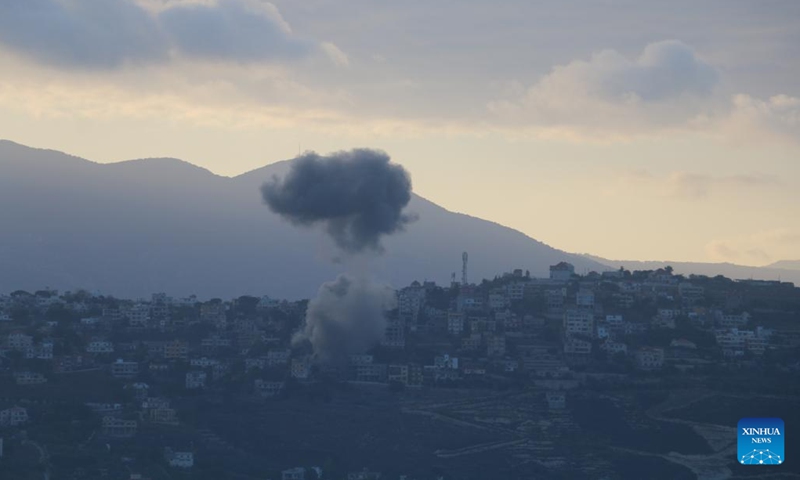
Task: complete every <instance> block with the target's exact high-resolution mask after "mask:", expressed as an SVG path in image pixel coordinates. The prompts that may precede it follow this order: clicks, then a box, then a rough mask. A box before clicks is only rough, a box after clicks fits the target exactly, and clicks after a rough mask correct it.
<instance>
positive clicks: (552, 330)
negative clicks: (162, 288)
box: [0, 262, 793, 480]
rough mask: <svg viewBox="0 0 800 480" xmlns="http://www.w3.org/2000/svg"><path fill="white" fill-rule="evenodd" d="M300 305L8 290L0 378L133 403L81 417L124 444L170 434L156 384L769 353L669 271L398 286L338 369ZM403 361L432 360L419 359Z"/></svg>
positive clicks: (24, 418)
mask: <svg viewBox="0 0 800 480" xmlns="http://www.w3.org/2000/svg"><path fill="white" fill-rule="evenodd" d="M792 288H793V287H792ZM302 305H303V304H302V303H301V302H288V301H278V300H274V299H271V298H269V297H262V298H253V297H240V298H238V299H235V300H231V301H220V300H212V301H200V300H198V299H197V298H196V297H187V298H181V299H175V298H171V297H168V296H167V295H165V294H154V295H153V296H152V298H150V299H147V300H119V299H114V298H110V297H103V296H100V295H95V294H88V293H86V292H81V293H80V294H64V295H59V294H58V292H55V291H50V290H45V291H41V292H36V293H33V294H31V293H26V292H15V293H13V294H11V295H3V296H0V372H2V374H4V375H3V376H4V377H5V378H7V379H8V380H9V381H12V382H13V384H15V385H16V386H17V387H18V388H21V389H24V388H37V386H40V385H42V384H46V383H47V382H48V381H50V380H51V379H52V378H53V376H54V375H62V374H69V373H75V372H83V371H98V372H105V373H106V374H107V375H108V377H109V378H113V379H114V381H118V382H122V383H124V384H125V388H126V389H129V390H130V391H132V392H133V398H135V402H136V403H135V404H134V405H130V404H108V403H98V402H93V401H91V400H89V401H87V403H86V405H87V406H88V407H89V408H91V410H92V411H94V412H95V413H96V414H97V415H98V416H99V417H100V418H101V420H102V421H101V431H100V432H98V433H99V434H100V435H103V436H106V437H109V438H130V437H134V436H136V435H137V432H138V430H139V427H140V425H141V424H142V423H143V422H144V423H148V424H153V425H177V424H179V422H180V420H179V418H180V414H179V411H178V410H177V409H176V408H174V406H173V403H174V402H173V399H172V398H170V395H171V394H166V393H164V391H165V390H164V389H163V388H160V387H161V386H163V385H165V384H170V385H173V386H174V385H176V384H178V385H180V387H182V390H178V391H179V392H181V391H182V392H195V393H197V392H200V393H202V392H203V391H206V390H213V389H214V388H215V386H216V385H219V384H221V382H222V381H223V380H228V381H230V380H231V379H233V378H236V379H245V381H247V382H248V388H249V391H250V392H251V393H252V395H254V396H257V397H262V398H275V397H280V396H281V395H282V394H283V393H284V392H285V391H286V389H287V384H288V382H290V381H292V382H299V383H303V382H311V381H314V380H315V377H316V375H318V374H319V373H320V372H321V373H325V374H334V375H336V376H337V377H338V378H339V379H341V380H346V381H351V382H364V383H380V384H389V385H402V386H403V387H407V388H423V387H426V386H437V385H448V384H452V383H454V382H459V384H460V385H462V386H467V387H468V386H469V385H470V384H471V382H473V381H475V382H480V381H481V379H482V378H485V377H489V376H491V377H493V378H497V377H500V378H503V377H506V378H509V379H515V380H519V379H522V381H525V380H528V381H531V382H534V384H537V383H535V382H546V381H558V380H563V381H570V382H573V381H574V380H575V379H576V378H578V379H579V378H580V374H581V372H583V371H585V370H586V367H587V366H592V367H593V368H594V369H595V370H597V369H598V368H602V366H603V365H615V364H618V365H625V366H626V368H628V369H629V370H628V371H627V373H629V374H635V373H636V371H637V370H638V371H639V372H643V373H642V374H647V372H654V371H659V370H663V369H665V367H674V368H675V369H676V370H683V371H688V370H695V369H702V368H703V367H704V366H706V365H708V364H709V363H714V362H717V363H718V362H721V361H722V362H728V361H732V362H735V361H737V360H740V359H745V358H753V357H758V356H760V355H764V353H765V352H766V351H768V350H769V349H771V348H776V347H775V344H774V342H773V339H774V338H775V337H776V335H774V332H773V330H771V329H768V328H764V327H763V326H761V325H759V322H758V319H757V318H754V317H753V316H752V315H751V314H749V313H747V312H744V311H741V309H736V308H727V307H726V305H719V304H714V303H713V302H710V301H709V298H708V295H707V292H706V291H705V289H704V287H703V286H702V285H700V284H698V282H696V281H693V279H692V278H688V279H687V278H685V277H683V276H679V275H673V273H672V271H671V269H669V268H667V269H659V270H655V271H649V272H633V273H632V272H628V271H625V270H623V269H620V270H619V271H610V272H603V273H595V272H592V273H589V274H586V275H578V274H576V273H575V269H574V267H573V266H572V265H570V264H568V263H565V262H562V263H559V264H557V265H553V266H552V267H550V275H549V277H548V278H533V277H531V276H530V275H529V274H528V273H527V272H525V273H523V272H522V270H515V271H513V272H510V273H507V274H504V275H502V276H499V277H497V278H495V279H494V280H493V281H484V282H483V283H481V284H477V285H461V284H458V283H456V282H454V283H453V284H451V285H449V286H439V285H436V284H435V283H433V282H423V283H419V282H414V283H412V284H411V285H409V286H407V287H405V288H402V289H399V290H398V291H397V309H396V310H394V311H391V312H387V327H386V331H385V334H384V336H383V338H382V340H381V342H380V345H379V346H376V347H377V348H376V350H375V351H370V352H363V353H361V354H358V355H351V356H350V357H349V358H348V359H347V363H346V365H345V366H341V365H336V366H329V365H319V364H318V363H317V362H315V359H314V357H313V356H312V355H311V353H310V351H309V350H308V349H303V348H298V347H296V346H293V345H292V344H291V340H290V339H291V336H292V333H293V332H294V331H295V330H296V329H297V328H298V327H299V325H300V322H301V321H302V318H303V315H304V312H303V310H302ZM687 329H690V330H692V331H696V332H704V333H707V334H708V336H709V337H710V338H711V339H712V340H713V342H714V344H713V346H712V347H711V348H707V346H706V347H702V348H701V347H700V346H698V345H697V343H696V342H695V341H692V340H691V339H689V338H684V336H682V335H683V333H685V332H686V331H687ZM65 332H68V333H69V334H68V335H67V334H65ZM653 332H658V335H657V336H655V337H654V335H653ZM654 338H658V339H659V340H658V341H654V340H653V339H654ZM417 349H424V350H425V351H426V352H435V353H433V354H432V355H430V357H428V358H427V359H426V360H423V361H420V359H421V358H424V357H423V356H420V355H416V354H415V353H416V351H417ZM387 352H388V353H387ZM412 359H414V360H412ZM614 371H615V372H619V371H620V370H619V369H618V368H617V369H615V370H614ZM623 371H625V370H623ZM539 384H542V385H550V387H548V388H547V389H546V390H547V392H546V401H547V404H548V405H549V406H550V407H551V408H554V409H559V408H564V406H565V395H564V393H563V391H560V389H559V387H558V386H556V387H555V388H552V385H554V384H552V383H539ZM537 385H538V384H537ZM555 385H558V384H555ZM170 391H172V392H175V391H176V390H174V389H173V390H170ZM172 394H174V393H172ZM0 408H5V409H2V410H0V428H13V427H19V426H21V425H25V424H26V423H28V422H31V421H36V419H35V415H31V416H30V417H29V414H28V413H29V412H28V411H27V409H26V408H25V407H23V406H20V405H6V406H3V405H2V404H0ZM0 451H1V450H0ZM164 457H165V461H166V462H167V464H169V465H171V466H173V467H175V468H191V466H192V465H193V464H194V457H193V454H192V452H190V451H185V450H180V451H176V450H172V449H169V448H168V449H167V450H165V454H164ZM305 475H306V470H305V469H291V470H286V471H284V472H283V479H284V480H286V479H291V480H298V479H299V480H303V479H304V478H306V477H305ZM354 475H356V476H353V477H352V478H353V479H356V480H362V479H369V478H378V476H374V475H373V474H372V473H369V474H367V473H364V472H361V473H358V474H354ZM359 475H360V476H359ZM364 475H366V476H364ZM370 475H372V476H370ZM312 478H313V477H312ZM348 478H350V477H348Z"/></svg>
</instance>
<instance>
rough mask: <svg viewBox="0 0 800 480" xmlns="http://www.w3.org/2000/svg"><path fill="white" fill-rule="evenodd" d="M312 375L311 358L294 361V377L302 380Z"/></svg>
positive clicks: (294, 359)
mask: <svg viewBox="0 0 800 480" xmlns="http://www.w3.org/2000/svg"><path fill="white" fill-rule="evenodd" d="M310 375H311V360H310V359H309V358H307V357H306V358H293V359H292V377H293V378H298V379H301V380H304V379H307V378H308V377H309V376H310Z"/></svg>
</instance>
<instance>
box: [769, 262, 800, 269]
mask: <svg viewBox="0 0 800 480" xmlns="http://www.w3.org/2000/svg"><path fill="white" fill-rule="evenodd" d="M766 268H781V269H785V270H800V260H781V261H779V262H775V263H773V264H770V265H767V267H766Z"/></svg>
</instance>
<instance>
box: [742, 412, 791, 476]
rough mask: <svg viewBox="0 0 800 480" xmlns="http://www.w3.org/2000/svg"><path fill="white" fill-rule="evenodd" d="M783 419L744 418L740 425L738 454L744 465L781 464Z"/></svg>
mask: <svg viewBox="0 0 800 480" xmlns="http://www.w3.org/2000/svg"><path fill="white" fill-rule="evenodd" d="M785 434H786V432H784V430H783V420H781V419H780V418H743V419H741V420H739V427H738V435H739V441H738V449H737V450H738V456H739V463H741V464H742V465H780V464H782V463H783V462H784V461H785V460H786V459H785V458H784V456H783V453H784V448H783V444H784V436H785Z"/></svg>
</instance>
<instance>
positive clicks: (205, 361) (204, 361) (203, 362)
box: [189, 357, 219, 368]
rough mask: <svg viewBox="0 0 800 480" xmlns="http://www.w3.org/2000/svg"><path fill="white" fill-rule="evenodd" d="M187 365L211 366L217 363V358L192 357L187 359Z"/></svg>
mask: <svg viewBox="0 0 800 480" xmlns="http://www.w3.org/2000/svg"><path fill="white" fill-rule="evenodd" d="M189 365H191V366H192V367H198V368H208V367H213V366H214V365H219V360H216V359H213V358H208V357H200V358H193V359H191V360H189Z"/></svg>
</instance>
